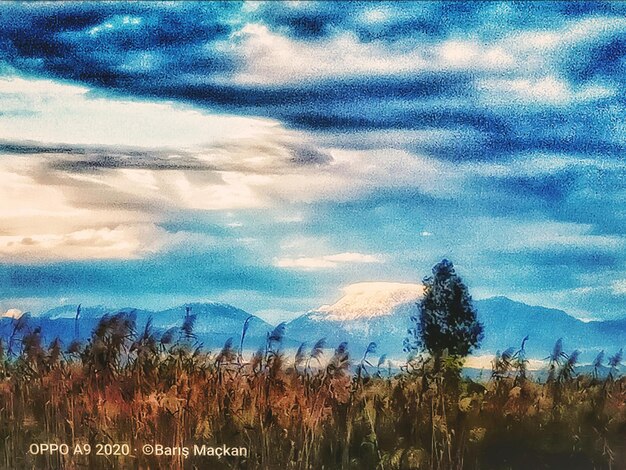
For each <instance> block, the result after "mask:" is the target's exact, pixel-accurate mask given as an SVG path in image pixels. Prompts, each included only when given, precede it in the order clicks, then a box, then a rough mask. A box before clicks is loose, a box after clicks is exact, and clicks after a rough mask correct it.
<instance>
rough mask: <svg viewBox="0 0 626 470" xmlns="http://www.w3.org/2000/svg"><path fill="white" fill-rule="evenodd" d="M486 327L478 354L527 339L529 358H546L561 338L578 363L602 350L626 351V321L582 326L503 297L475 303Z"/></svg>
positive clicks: (550, 311) (566, 317) (553, 312)
mask: <svg viewBox="0 0 626 470" xmlns="http://www.w3.org/2000/svg"><path fill="white" fill-rule="evenodd" d="M475 306H476V309H477V311H478V317H479V319H480V321H481V322H482V323H483V325H484V327H485V338H484V340H483V343H482V347H481V349H480V353H483V354H493V353H495V352H496V351H497V350H504V349H506V348H508V347H510V346H513V347H517V346H519V345H520V343H521V342H522V339H523V338H524V337H525V336H526V335H528V336H529V339H528V342H527V344H526V349H527V352H528V355H529V357H533V358H537V359H538V358H543V357H546V356H547V355H548V354H549V353H550V352H551V351H552V348H553V346H554V343H555V342H556V340H557V339H559V338H563V346H564V347H565V350H566V352H568V353H569V352H571V351H573V350H574V349H578V350H579V351H580V352H581V353H582V354H581V360H583V361H591V360H592V359H593V357H594V356H595V355H596V354H597V353H598V352H600V351H601V350H606V353H607V354H612V353H614V352H616V351H617V350H619V349H620V348H622V347H626V319H624V320H619V321H603V322H590V323H585V322H583V321H580V320H578V319H576V318H574V317H572V316H570V315H568V314H567V313H565V312H564V311H562V310H557V309H552V308H545V307H539V306H530V305H526V304H524V303H521V302H515V301H513V300H511V299H508V298H506V297H493V298H490V299H486V300H479V301H476V302H475Z"/></svg>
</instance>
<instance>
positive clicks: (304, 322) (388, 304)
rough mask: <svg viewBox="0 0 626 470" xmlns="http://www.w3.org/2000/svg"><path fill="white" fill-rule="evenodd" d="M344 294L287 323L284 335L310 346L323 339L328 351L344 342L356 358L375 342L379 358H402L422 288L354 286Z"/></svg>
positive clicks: (387, 284)
mask: <svg viewBox="0 0 626 470" xmlns="http://www.w3.org/2000/svg"><path fill="white" fill-rule="evenodd" d="M343 293H344V296H343V297H342V298H341V299H339V300H338V301H337V302H336V303H334V304H332V305H323V306H321V307H320V308H318V309H316V310H312V311H310V312H308V313H306V314H304V315H302V316H300V317H298V318H296V319H295V320H293V321H291V322H289V323H288V324H287V335H288V336H289V337H290V338H294V339H296V340H299V341H303V342H307V343H309V346H312V343H313V342H315V341H317V340H318V339H320V338H326V340H327V345H328V346H329V347H336V346H337V345H338V344H339V343H341V342H342V341H347V342H348V347H349V349H350V351H352V353H353V354H355V355H361V354H363V352H364V351H365V349H366V348H367V346H368V344H369V343H370V342H371V341H374V342H375V343H376V344H377V346H378V348H377V354H378V355H381V354H388V355H391V356H394V357H395V356H399V355H401V354H402V343H403V340H404V338H405V337H406V336H407V329H408V328H410V327H411V321H410V318H411V315H415V314H416V313H417V307H416V306H417V302H418V300H419V299H420V298H421V297H422V295H423V287H422V286H421V285H419V284H399V283H385V282H376V283H373V282H371V283H359V284H353V285H351V286H348V287H346V288H344V290H343Z"/></svg>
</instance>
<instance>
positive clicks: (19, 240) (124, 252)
mask: <svg viewBox="0 0 626 470" xmlns="http://www.w3.org/2000/svg"><path fill="white" fill-rule="evenodd" d="M166 240H167V235H166V233H165V231H164V230H162V229H159V228H158V227H156V226H154V225H120V226H117V227H114V228H108V227H104V228H98V229H94V228H90V229H84V230H79V231H76V232H70V233H63V234H54V233H38V234H33V235H32V236H28V237H23V236H21V235H18V236H15V235H9V236H6V235H0V260H2V259H3V258H4V259H15V258H19V259H21V260H22V261H50V260H58V259H130V258H137V257H139V256H141V255H143V254H145V253H147V252H155V251H158V250H159V249H160V248H162V247H163V246H164V245H165V244H166Z"/></svg>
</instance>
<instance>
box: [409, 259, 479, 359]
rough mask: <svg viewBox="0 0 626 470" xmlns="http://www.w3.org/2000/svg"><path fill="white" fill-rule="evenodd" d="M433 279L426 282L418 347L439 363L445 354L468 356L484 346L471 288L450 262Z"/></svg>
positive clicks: (439, 266)
mask: <svg viewBox="0 0 626 470" xmlns="http://www.w3.org/2000/svg"><path fill="white" fill-rule="evenodd" d="M432 273H433V274H432V276H429V277H426V278H424V281H423V283H424V297H423V299H422V301H421V302H420V304H419V312H420V315H419V318H416V319H415V320H416V321H417V322H418V325H417V328H415V329H414V330H413V331H414V332H415V335H416V339H417V342H418V344H419V345H420V346H421V347H423V348H424V349H426V350H427V351H428V352H429V353H430V354H431V355H432V356H433V357H434V358H435V361H436V363H439V360H440V359H441V356H442V355H443V353H444V351H446V350H447V352H448V354H449V355H452V356H460V357H464V356H467V355H468V354H469V353H470V352H471V351H472V350H473V349H474V348H476V347H478V346H479V345H480V342H481V341H482V338H483V326H482V324H481V323H480V322H479V321H478V320H477V318H476V310H475V309H474V306H473V304H472V297H471V296H470V294H469V292H468V290H467V286H465V284H463V281H461V278H460V277H459V276H458V275H457V274H456V272H455V271H454V266H453V265H452V263H451V262H450V261H448V260H447V259H444V260H442V261H441V262H440V263H437V264H436V265H435V266H434V267H433V270H432Z"/></svg>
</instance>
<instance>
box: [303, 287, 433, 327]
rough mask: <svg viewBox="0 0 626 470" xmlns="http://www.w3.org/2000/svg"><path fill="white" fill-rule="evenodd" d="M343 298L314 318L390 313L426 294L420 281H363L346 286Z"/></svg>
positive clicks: (384, 314)
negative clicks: (410, 282)
mask: <svg viewBox="0 0 626 470" xmlns="http://www.w3.org/2000/svg"><path fill="white" fill-rule="evenodd" d="M342 290H343V294H344V295H343V297H341V298H340V299H339V300H338V301H337V302H335V303H334V304H332V305H322V306H321V307H319V308H318V309H317V310H315V311H311V312H310V318H311V319H312V320H325V321H346V320H360V319H368V318H374V317H382V316H389V315H391V314H392V313H393V312H394V310H395V309H396V308H398V307H399V306H401V305H403V304H409V303H415V302H417V301H418V300H419V299H420V298H421V297H422V295H423V294H424V287H423V286H422V285H420V284H403V283H396V282H360V283H358V284H352V285H349V286H347V287H344V288H343V289H342Z"/></svg>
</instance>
